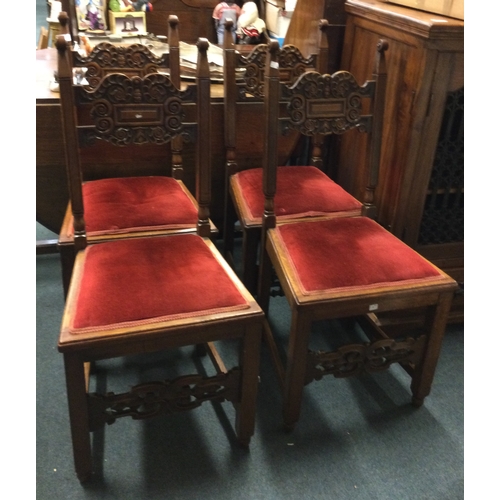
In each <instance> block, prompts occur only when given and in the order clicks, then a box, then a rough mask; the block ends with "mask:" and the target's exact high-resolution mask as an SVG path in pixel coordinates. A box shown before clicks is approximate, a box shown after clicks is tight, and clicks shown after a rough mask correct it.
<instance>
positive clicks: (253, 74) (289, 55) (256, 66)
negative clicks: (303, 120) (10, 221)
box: [237, 44, 316, 97]
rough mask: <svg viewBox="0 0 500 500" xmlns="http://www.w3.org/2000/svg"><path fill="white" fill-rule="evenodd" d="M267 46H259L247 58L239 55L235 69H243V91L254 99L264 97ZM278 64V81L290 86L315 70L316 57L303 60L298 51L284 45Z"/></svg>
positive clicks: (295, 48) (291, 46) (293, 47)
mask: <svg viewBox="0 0 500 500" xmlns="http://www.w3.org/2000/svg"><path fill="white" fill-rule="evenodd" d="M267 50H268V49H267V45H266V44H260V45H257V46H256V47H255V49H253V50H252V52H251V53H250V54H249V55H248V56H244V55H242V54H239V57H238V59H237V67H244V68H245V73H244V75H243V80H244V89H242V92H246V93H248V94H251V95H253V96H256V97H263V96H264V69H265V65H266V56H267ZM278 63H279V68H280V81H281V82H283V83H286V84H289V85H290V84H292V83H293V82H295V80H297V78H298V77H299V76H300V75H302V73H304V72H306V71H308V70H309V71H310V70H314V69H315V64H316V56H310V57H308V58H305V57H303V56H302V54H301V53H300V51H299V49H298V48H297V47H295V46H293V45H285V46H284V47H282V48H281V49H280V51H279V55H278Z"/></svg>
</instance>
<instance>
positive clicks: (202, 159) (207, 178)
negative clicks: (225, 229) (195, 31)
mask: <svg viewBox="0 0 500 500" xmlns="http://www.w3.org/2000/svg"><path fill="white" fill-rule="evenodd" d="M197 46H198V49H199V50H198V60H197V76H196V84H197V85H196V86H197V91H198V95H197V121H198V131H197V132H198V134H197V140H196V144H197V151H196V154H197V161H196V169H197V172H196V198H197V200H198V206H199V209H198V210H199V211H198V225H197V231H198V234H199V235H200V236H203V237H207V238H208V237H210V220H209V217H210V209H209V206H210V201H211V171H212V169H211V163H212V151H211V139H210V138H211V123H212V122H211V111H210V110H211V106H210V68H209V66H208V57H207V50H208V46H209V44H208V40H207V39H206V38H203V39H200V40H198V42H197Z"/></svg>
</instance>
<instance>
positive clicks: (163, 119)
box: [79, 74, 192, 146]
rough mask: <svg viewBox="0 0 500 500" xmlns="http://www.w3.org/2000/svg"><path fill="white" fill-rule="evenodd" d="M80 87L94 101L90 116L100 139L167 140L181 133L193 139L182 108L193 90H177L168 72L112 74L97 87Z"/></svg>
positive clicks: (117, 141)
mask: <svg viewBox="0 0 500 500" xmlns="http://www.w3.org/2000/svg"><path fill="white" fill-rule="evenodd" d="M79 91H80V97H81V98H82V100H84V101H86V102H89V103H91V108H90V116H91V118H92V120H93V122H94V125H95V131H94V133H95V135H96V137H97V138H99V139H103V140H106V141H109V142H111V143H113V144H116V145H119V146H123V145H127V144H143V143H155V144H164V143H166V142H169V141H170V140H171V139H172V138H173V137H175V136H179V135H182V136H183V138H184V139H185V140H190V139H192V137H191V133H192V132H190V131H189V130H188V129H186V128H185V127H184V124H183V117H184V112H183V108H182V103H183V102H184V101H189V102H192V100H190V99H192V90H190V91H189V92H182V91H180V90H178V89H177V88H176V87H175V85H174V84H173V83H172V82H171V81H170V79H169V78H168V77H167V76H165V75H160V74H150V75H147V76H146V77H144V78H140V77H138V76H134V77H132V78H129V77H127V76H126V75H122V74H110V75H108V76H106V77H105V78H104V79H103V80H102V81H101V83H100V84H99V86H98V87H97V88H96V89H94V90H87V89H85V88H80V89H79Z"/></svg>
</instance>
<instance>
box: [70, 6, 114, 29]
mask: <svg viewBox="0 0 500 500" xmlns="http://www.w3.org/2000/svg"><path fill="white" fill-rule="evenodd" d="M107 8H108V2H107V0H75V10H76V19H77V21H78V30H79V31H105V30H107V29H108V27H107V25H106V10H107Z"/></svg>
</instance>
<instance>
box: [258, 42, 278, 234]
mask: <svg viewBox="0 0 500 500" xmlns="http://www.w3.org/2000/svg"><path fill="white" fill-rule="evenodd" d="M278 52H279V43H278V42H277V41H276V40H271V41H270V42H269V49H268V53H267V61H266V74H265V77H264V96H265V97H264V114H265V116H266V120H265V126H264V158H263V163H262V167H263V173H262V182H263V190H264V213H263V215H262V240H261V241H263V242H264V241H265V235H266V233H267V230H268V229H270V228H273V227H275V226H276V214H275V210H274V196H275V194H276V173H277V171H276V169H277V166H278V161H279V160H278V148H277V147H276V144H277V143H278V125H277V124H278V113H279V87H280V75H279V62H278Z"/></svg>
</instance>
